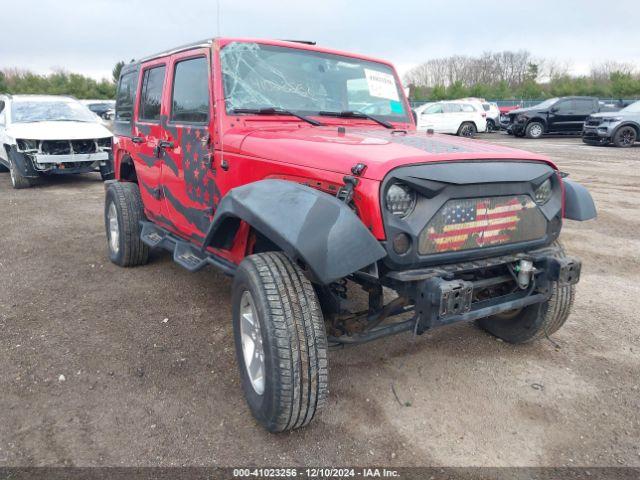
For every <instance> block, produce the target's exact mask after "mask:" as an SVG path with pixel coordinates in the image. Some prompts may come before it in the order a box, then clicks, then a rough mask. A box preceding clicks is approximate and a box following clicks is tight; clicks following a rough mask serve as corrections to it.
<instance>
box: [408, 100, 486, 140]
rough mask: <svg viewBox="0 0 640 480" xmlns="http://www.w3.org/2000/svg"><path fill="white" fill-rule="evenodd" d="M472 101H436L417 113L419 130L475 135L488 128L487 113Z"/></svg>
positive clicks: (463, 135) (464, 135) (467, 135)
mask: <svg viewBox="0 0 640 480" xmlns="http://www.w3.org/2000/svg"><path fill="white" fill-rule="evenodd" d="M476 103H477V102H472V101H459V100H451V101H442V102H435V103H432V104H431V105H429V106H427V107H426V108H424V109H422V110H421V111H419V112H416V113H417V115H416V116H417V117H418V118H417V124H418V125H417V128H418V130H433V131H434V132H436V133H452V134H454V135H460V136H462V137H473V136H475V134H476V133H478V132H484V131H486V129H487V114H486V113H485V111H484V109H483V108H482V106H481V105H480V104H476Z"/></svg>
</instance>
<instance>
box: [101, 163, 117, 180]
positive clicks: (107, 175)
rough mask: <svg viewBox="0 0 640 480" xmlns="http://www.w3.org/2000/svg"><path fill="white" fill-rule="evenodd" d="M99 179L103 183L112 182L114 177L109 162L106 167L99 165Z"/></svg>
mask: <svg viewBox="0 0 640 480" xmlns="http://www.w3.org/2000/svg"><path fill="white" fill-rule="evenodd" d="M100 177H101V178H102V181H103V182H106V181H107V180H113V179H114V178H115V177H116V175H115V173H114V172H113V164H112V163H111V162H109V163H108V164H106V165H100Z"/></svg>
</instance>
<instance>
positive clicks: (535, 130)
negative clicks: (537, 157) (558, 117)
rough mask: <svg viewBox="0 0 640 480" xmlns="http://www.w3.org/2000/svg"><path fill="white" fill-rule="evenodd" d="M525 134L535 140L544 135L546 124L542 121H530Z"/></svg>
mask: <svg viewBox="0 0 640 480" xmlns="http://www.w3.org/2000/svg"><path fill="white" fill-rule="evenodd" d="M524 134H525V135H526V136H527V138H532V139H534V140H536V139H538V138H540V137H542V135H543V134H544V125H542V123H540V122H529V124H528V125H527V128H526V129H525V131H524Z"/></svg>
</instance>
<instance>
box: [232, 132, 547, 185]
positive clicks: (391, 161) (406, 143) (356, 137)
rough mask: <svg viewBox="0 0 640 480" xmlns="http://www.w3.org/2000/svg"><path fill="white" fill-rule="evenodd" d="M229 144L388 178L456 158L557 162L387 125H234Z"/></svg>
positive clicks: (307, 164) (311, 165)
mask: <svg viewBox="0 0 640 480" xmlns="http://www.w3.org/2000/svg"><path fill="white" fill-rule="evenodd" d="M224 143H225V149H226V148H231V149H233V150H235V151H238V152H239V153H241V154H244V155H248V156H251V157H257V158H262V159H266V160H272V161H277V162H285V163H290V164H293V165H300V166H304V167H309V168H314V169H320V170H329V171H332V172H337V173H341V174H350V173H351V167H352V166H354V165H356V164H358V163H363V164H365V165H366V166H367V168H366V170H365V172H364V174H363V175H362V176H363V177H365V178H369V179H372V180H382V179H383V178H384V177H385V175H386V174H387V173H388V172H389V171H391V170H393V169H394V168H397V167H400V166H404V165H411V164H420V163H428V162H443V161H456V160H483V159H486V160H498V159H499V160H514V161H522V160H534V161H542V162H545V163H548V164H549V165H551V166H552V167H553V168H555V165H553V163H552V162H551V161H550V160H549V159H548V158H546V157H543V156H540V155H536V154H533V153H529V152H524V151H522V150H516V149H513V148H507V147H501V146H497V145H492V144H490V143H487V142H483V141H478V140H470V139H465V138H460V137H454V136H450V135H438V134H431V135H428V134H426V133H425V132H405V131H392V130H386V129H378V128H371V129H362V128H361V127H360V128H356V127H353V128H349V127H347V128H346V131H343V132H340V131H338V129H337V128H336V127H328V126H327V127H306V126H305V127H297V126H296V127H294V128H292V127H290V126H287V127H281V128H273V127H272V128H256V129H246V128H242V129H237V130H233V129H232V130H231V131H230V132H228V134H227V135H225V139H224Z"/></svg>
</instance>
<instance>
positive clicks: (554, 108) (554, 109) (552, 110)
mask: <svg viewBox="0 0 640 480" xmlns="http://www.w3.org/2000/svg"><path fill="white" fill-rule="evenodd" d="M558 110H559V109H558V107H551V108H550V109H549V111H550V112H551V113H556V112H557V111H558Z"/></svg>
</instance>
